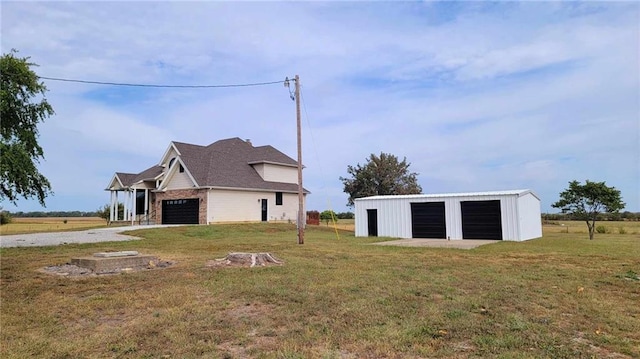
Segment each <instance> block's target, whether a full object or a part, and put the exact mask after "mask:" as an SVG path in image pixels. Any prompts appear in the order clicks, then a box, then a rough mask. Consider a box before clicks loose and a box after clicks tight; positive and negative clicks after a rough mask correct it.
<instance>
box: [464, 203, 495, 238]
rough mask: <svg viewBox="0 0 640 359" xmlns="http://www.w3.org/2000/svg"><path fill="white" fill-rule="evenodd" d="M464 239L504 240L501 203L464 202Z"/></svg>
mask: <svg viewBox="0 0 640 359" xmlns="http://www.w3.org/2000/svg"><path fill="white" fill-rule="evenodd" d="M460 209H461V212H462V239H502V221H501V219H500V213H501V211H500V201H463V202H460Z"/></svg>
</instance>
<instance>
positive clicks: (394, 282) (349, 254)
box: [0, 224, 640, 359]
mask: <svg viewBox="0 0 640 359" xmlns="http://www.w3.org/2000/svg"><path fill="white" fill-rule="evenodd" d="M584 227H585V228H584V232H585V233H573V232H572V231H570V232H569V233H563V232H562V230H560V231H556V230H555V228H556V226H553V227H552V228H547V227H545V236H544V238H541V239H536V240H531V241H527V242H522V243H515V242H501V243H496V244H491V245H487V246H482V247H479V248H476V249H473V250H460V249H446V248H407V247H387V246H372V245H368V244H369V243H371V242H374V241H376V240H381V239H380V238H355V237H354V236H353V233H352V232H347V231H341V232H340V238H341V239H340V240H337V239H336V236H335V232H334V229H333V228H331V227H326V226H319V227H309V230H308V231H307V232H306V237H305V244H304V245H297V244H296V231H295V228H294V227H293V226H291V225H288V224H243V225H212V226H194V227H174V228H164V229H148V230H142V231H137V232H135V234H136V235H137V236H141V237H144V238H146V239H143V240H141V241H129V242H110V243H101V244H86V245H65V246H58V247H41V248H9V249H2V250H0V254H1V272H0V279H1V282H0V290H1V299H2V302H1V310H0V314H1V317H0V320H1V322H0V324H1V330H0V339H1V344H2V345H1V346H0V357H2V358H25V357H46V358H89V357H95V358H105V357H108V358H203V357H204V358H354V359H355V358H480V357H482V358H638V357H640V280H638V274H640V238H639V236H638V235H637V232H636V234H633V233H632V232H630V231H628V232H627V233H626V234H618V233H616V232H614V233H610V234H596V239H595V240H593V241H589V240H588V239H587V236H586V225H584ZM576 230H577V228H576ZM631 231H633V229H631ZM107 250H137V251H140V252H141V253H148V254H153V255H157V256H159V257H160V258H161V259H165V260H173V261H176V262H177V263H176V265H175V266H173V267H171V268H166V269H160V270H155V271H143V272H135V273H126V274H120V275H113V276H99V277H90V278H78V279H73V278H67V277H59V276H52V275H48V274H44V273H40V272H38V271H37V270H38V269H39V268H41V267H44V266H47V265H54V264H61V263H65V262H67V261H69V259H70V258H71V257H75V256H84V255H90V254H92V253H94V252H98V251H107ZM232 251H247V252H271V253H272V254H274V255H275V256H277V257H278V258H280V259H282V260H284V261H285V262H286V264H285V265H284V266H280V267H267V268H253V269H249V268H215V269H213V268H207V267H205V262H206V261H208V260H211V259H215V258H222V257H224V256H225V255H226V254H227V253H228V252H232Z"/></svg>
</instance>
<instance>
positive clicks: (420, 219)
mask: <svg viewBox="0 0 640 359" xmlns="http://www.w3.org/2000/svg"><path fill="white" fill-rule="evenodd" d="M411 233H412V235H411V236H412V237H413V238H446V237H447V227H446V224H445V218H444V202H425V203H411Z"/></svg>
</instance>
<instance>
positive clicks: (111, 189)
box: [104, 173, 124, 191]
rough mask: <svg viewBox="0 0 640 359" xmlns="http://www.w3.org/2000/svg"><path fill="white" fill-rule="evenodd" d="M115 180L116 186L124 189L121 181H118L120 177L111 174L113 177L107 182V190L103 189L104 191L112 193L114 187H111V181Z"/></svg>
mask: <svg viewBox="0 0 640 359" xmlns="http://www.w3.org/2000/svg"><path fill="white" fill-rule="evenodd" d="M114 180H117V181H118V184H119V185H120V188H124V185H123V184H122V181H121V180H120V177H118V174H117V173H114V174H113V177H111V181H109V186H108V187H107V188H105V189H104V190H105V191H113V190H114V186H113V181H114Z"/></svg>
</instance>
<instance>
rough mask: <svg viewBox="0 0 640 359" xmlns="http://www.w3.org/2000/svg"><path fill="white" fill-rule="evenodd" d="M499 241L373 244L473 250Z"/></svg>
mask: <svg viewBox="0 0 640 359" xmlns="http://www.w3.org/2000/svg"><path fill="white" fill-rule="evenodd" d="M498 242H501V241H499V240H487V239H458V240H452V241H449V240H446V239H423V238H409V239H398V240H395V241H387V242H378V243H373V244H374V245H378V246H400V247H437V248H459V249H471V248H476V247H479V246H482V245H485V244H491V243H498Z"/></svg>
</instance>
